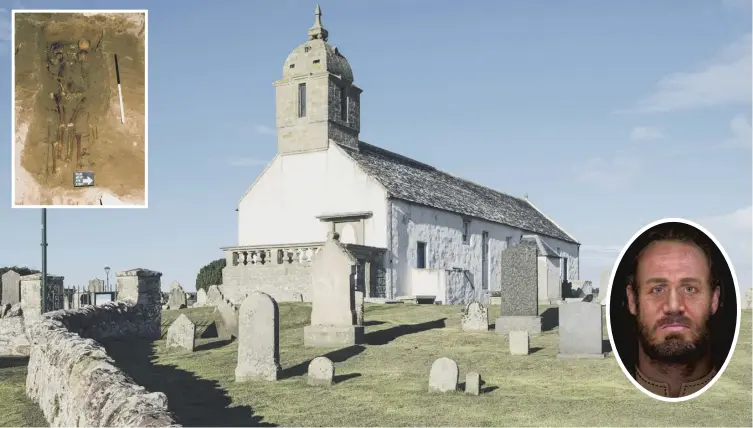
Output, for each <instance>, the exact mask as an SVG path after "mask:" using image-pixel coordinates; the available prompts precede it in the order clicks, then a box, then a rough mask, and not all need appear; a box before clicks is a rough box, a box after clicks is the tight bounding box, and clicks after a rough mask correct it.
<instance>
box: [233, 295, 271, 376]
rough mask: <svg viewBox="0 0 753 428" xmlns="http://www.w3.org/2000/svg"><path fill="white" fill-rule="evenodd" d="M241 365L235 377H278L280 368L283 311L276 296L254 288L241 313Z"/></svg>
mask: <svg viewBox="0 0 753 428" xmlns="http://www.w3.org/2000/svg"><path fill="white" fill-rule="evenodd" d="M238 321H239V323H238V324H239V325H238V365H237V366H236V368H235V381H236V382H245V381H247V380H250V379H262V380H269V381H275V380H277V375H278V373H279V372H280V313H279V309H278V307H277V302H276V301H275V299H273V298H272V297H270V296H269V295H268V294H266V293H261V292H258V291H257V292H253V293H251V294H250V295H249V296H248V297H246V299H245V300H243V303H242V304H241V308H240V311H239V316H238Z"/></svg>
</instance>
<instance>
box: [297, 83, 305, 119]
mask: <svg viewBox="0 0 753 428" xmlns="http://www.w3.org/2000/svg"><path fill="white" fill-rule="evenodd" d="M298 117H306V84H305V83H299V84H298Z"/></svg>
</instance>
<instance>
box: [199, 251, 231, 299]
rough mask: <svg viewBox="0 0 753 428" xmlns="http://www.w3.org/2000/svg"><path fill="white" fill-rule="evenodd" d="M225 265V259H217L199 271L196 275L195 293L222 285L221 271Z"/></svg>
mask: <svg viewBox="0 0 753 428" xmlns="http://www.w3.org/2000/svg"><path fill="white" fill-rule="evenodd" d="M226 265H227V260H225V258H221V259H217V260H215V261H213V262H211V263H209V264H208V265H206V266H204V267H203V268H201V269H199V274H198V275H196V291H199V289H202V288H203V289H204V291H209V286H210V285H221V284H222V269H223V268H224V267H225V266H226Z"/></svg>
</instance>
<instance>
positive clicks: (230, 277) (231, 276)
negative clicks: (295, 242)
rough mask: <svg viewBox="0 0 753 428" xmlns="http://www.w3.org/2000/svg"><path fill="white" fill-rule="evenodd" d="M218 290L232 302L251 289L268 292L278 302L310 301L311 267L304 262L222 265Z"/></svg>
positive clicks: (247, 293) (243, 296)
mask: <svg viewBox="0 0 753 428" xmlns="http://www.w3.org/2000/svg"><path fill="white" fill-rule="evenodd" d="M221 290H222V293H223V294H224V295H225V298H226V299H228V300H230V301H231V302H233V303H234V304H236V305H240V304H241V303H242V302H243V299H245V297H246V296H247V295H249V294H251V293H252V292H254V291H260V292H263V293H266V294H269V295H270V296H272V298H273V299H275V300H276V301H278V302H301V301H304V302H310V301H311V294H310V291H311V267H310V265H307V264H290V265H270V266H261V267H250V266H228V267H225V268H224V269H222V285H221Z"/></svg>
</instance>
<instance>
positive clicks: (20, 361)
mask: <svg viewBox="0 0 753 428" xmlns="http://www.w3.org/2000/svg"><path fill="white" fill-rule="evenodd" d="M26 365H29V357H16V356H4V357H0V369H5V368H11V367H21V366H26Z"/></svg>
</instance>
